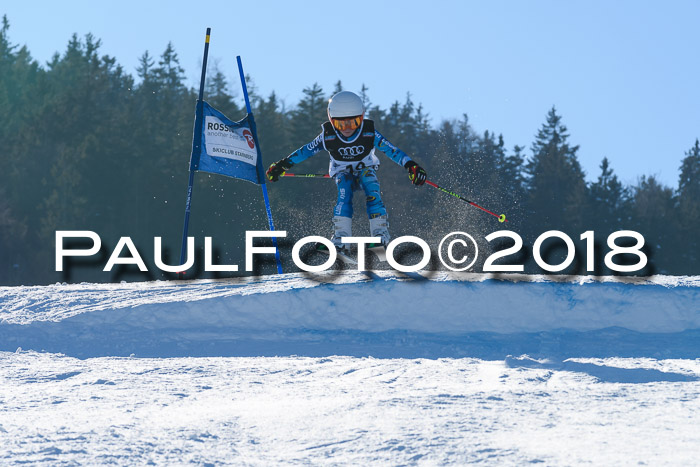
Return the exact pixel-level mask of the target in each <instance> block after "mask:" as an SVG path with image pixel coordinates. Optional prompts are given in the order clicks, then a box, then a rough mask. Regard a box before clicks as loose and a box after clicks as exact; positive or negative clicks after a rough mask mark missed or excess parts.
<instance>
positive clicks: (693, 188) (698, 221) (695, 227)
mask: <svg viewBox="0 0 700 467" xmlns="http://www.w3.org/2000/svg"><path fill="white" fill-rule="evenodd" d="M685 155H686V157H685V158H684V159H683V162H682V163H681V168H680V169H681V174H680V179H679V181H678V194H677V199H678V224H679V232H678V234H679V239H678V241H677V242H676V245H677V248H678V249H679V250H680V254H681V256H682V260H683V270H684V272H685V273H688V274H691V273H697V271H698V266H700V142H699V141H698V139H696V140H695V145H694V146H693V147H692V148H691V149H689V150H688V151H687V152H686V153H685Z"/></svg>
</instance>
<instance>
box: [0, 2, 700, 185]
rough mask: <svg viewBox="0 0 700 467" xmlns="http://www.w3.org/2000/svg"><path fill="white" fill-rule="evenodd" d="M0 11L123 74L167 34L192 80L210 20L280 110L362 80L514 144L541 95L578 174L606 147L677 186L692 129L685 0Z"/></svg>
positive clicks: (538, 116)
mask: <svg viewBox="0 0 700 467" xmlns="http://www.w3.org/2000/svg"><path fill="white" fill-rule="evenodd" d="M0 14H6V15H7V16H8V19H9V21H10V39H11V41H12V42H13V43H18V44H22V45H25V44H26V45H27V46H28V47H29V49H30V51H31V52H32V55H33V56H34V58H36V59H37V60H39V61H40V62H41V63H45V62H46V61H47V60H49V59H50V58H51V56H52V55H53V53H55V52H56V51H59V52H63V51H64V50H65V47H66V44H67V42H68V40H69V38H70V36H71V35H72V34H73V33H78V34H79V35H80V36H83V35H84V34H86V33H88V32H91V33H92V34H94V35H95V36H96V37H97V38H99V39H101V40H102V44H103V46H102V53H103V54H108V55H111V56H114V57H116V58H117V60H118V62H119V63H121V64H122V65H124V67H125V69H126V71H127V72H129V73H132V74H134V75H135V69H136V64H137V60H138V57H139V56H141V55H142V54H143V52H144V51H146V50H148V51H149V52H150V53H151V54H152V55H154V56H156V57H157V56H159V55H160V54H161V53H162V52H163V50H164V49H165V47H166V45H167V43H168V42H169V41H172V43H173V44H174V46H175V49H176V51H177V53H178V55H179V57H180V61H181V64H182V66H183V67H184V68H185V70H186V73H187V78H188V80H189V84H190V85H192V86H197V84H198V80H199V73H200V70H199V67H200V66H201V60H202V55H203V39H204V32H205V30H206V28H207V27H211V28H212V39H211V48H210V60H213V61H215V62H218V65H219V68H220V69H221V70H222V71H224V72H225V73H226V74H227V76H228V77H229V78H230V82H231V85H232V88H233V89H236V90H238V89H239V81H238V78H237V76H238V74H237V70H236V60H235V57H236V55H241V57H242V59H243V65H244V68H245V71H246V73H248V74H250V75H251V76H252V77H253V79H254V82H255V85H256V86H257V88H258V91H259V92H260V93H261V94H263V95H265V96H267V95H269V93H270V92H272V91H275V92H276V93H277V95H278V96H279V97H280V98H281V99H283V100H284V101H285V103H286V104H287V105H288V106H292V105H294V104H295V103H296V102H297V101H298V99H299V98H300V96H301V94H302V90H303V88H305V87H308V86H310V85H312V84H313V83H315V82H317V83H318V84H320V85H321V86H322V87H323V88H324V90H325V91H327V92H330V91H331V90H332V89H333V85H334V83H335V82H336V81H337V80H339V79H340V80H341V81H342V82H343V85H344V87H345V88H346V89H349V90H354V91H359V89H360V87H361V86H362V84H363V83H364V84H366V85H367V86H368V88H369V97H370V99H371V100H372V102H373V103H374V104H379V105H380V106H382V107H384V108H386V107H388V106H389V105H390V104H391V103H392V102H394V101H397V100H398V101H401V102H403V101H404V100H405V97H406V93H407V92H410V93H411V95H412V98H413V100H414V102H416V103H420V104H423V107H424V108H425V110H426V111H427V112H428V113H429V115H430V116H431V121H432V123H433V125H437V124H438V123H439V122H440V121H441V120H442V119H447V118H450V119H451V118H460V117H461V115H462V114H463V113H467V114H468V115H469V118H470V122H471V124H472V126H473V127H474V129H475V130H477V131H479V132H483V131H484V130H489V131H493V132H496V133H502V134H503V136H504V138H505V142H506V146H507V147H508V148H509V149H511V148H512V147H513V146H514V145H516V144H518V145H521V146H526V147H527V148H528V151H527V154H529V153H530V152H529V147H530V144H531V143H532V141H533V140H534V135H535V134H536V132H537V130H538V129H539V128H540V126H541V125H542V123H543V122H544V120H545V116H546V114H547V111H548V110H549V109H550V108H551V107H552V106H553V105H554V106H556V107H557V109H558V111H559V113H560V114H561V115H562V116H563V119H564V124H565V125H567V126H568V128H569V133H570V134H571V138H570V142H571V143H572V144H578V145H580V146H581V148H580V150H579V159H580V161H581V164H582V166H583V168H584V170H585V171H586V173H587V179H589V180H591V179H594V178H596V177H597V175H598V173H599V169H598V166H599V164H600V161H601V159H602V158H603V157H604V156H607V157H608V158H609V159H610V160H611V163H612V168H613V169H614V170H615V172H616V173H617V174H618V176H620V178H621V180H622V181H623V182H625V183H634V182H635V181H636V179H637V177H638V176H640V175H652V174H653V175H656V176H658V177H659V179H660V180H661V181H662V182H664V183H666V184H667V185H670V186H673V187H676V185H677V181H678V174H679V170H678V168H679V167H680V161H681V159H682V158H683V157H684V152H685V151H687V150H688V149H690V148H691V146H692V145H693V144H694V142H695V139H696V138H699V137H700V60H699V57H700V1H695V0H688V1H665V2H662V1H660V0H659V1H628V0H615V1H611V0H610V1H517V0H513V1H505V0H503V1H479V2H475V1H459V0H433V1H427V0H421V1H414V0H396V1H394V0H384V1H383V0H374V1H365V0H361V1H343V2H340V1H319V0H313V1H301V0H298V1H272V0H267V1H266V0H257V1H248V2H234V1H209V2H201V1H181V0H170V1H167V2H165V1H146V0H141V1H134V0H122V1H118V2H98V1H94V0H91V1H86V0H66V1H62V2H56V1H47V0H34V1H25V2H20V1H10V0H3V1H2V2H0ZM237 95H238V96H239V97H241V102H242V95H241V93H240V92H239V91H237ZM380 130H381V129H380ZM313 136H314V135H309V139H311V138H312V137H313ZM293 149H295V148H290V152H291V151H292V150H293ZM285 155H286V154H280V155H279V156H280V157H283V156H285ZM415 156H416V157H417V158H418V159H419V160H420V154H415ZM270 157H273V156H272V155H270ZM275 157H276V156H275ZM433 170H435V169H433Z"/></svg>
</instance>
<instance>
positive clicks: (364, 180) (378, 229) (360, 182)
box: [267, 91, 427, 253]
mask: <svg viewBox="0 0 700 467" xmlns="http://www.w3.org/2000/svg"><path fill="white" fill-rule="evenodd" d="M321 128H322V131H321V134H319V135H318V136H317V137H316V138H315V139H314V140H313V141H311V142H310V143H308V144H306V145H304V146H302V147H301V148H299V149H297V150H296V151H294V152H293V153H292V154H290V155H289V156H287V157H285V158H284V159H282V160H280V161H278V162H275V163H273V164H272V165H270V167H269V168H268V169H267V178H268V179H269V180H270V181H271V182H276V181H277V180H279V177H280V176H282V175H283V174H284V173H285V171H287V170H289V169H290V168H291V167H293V166H294V165H295V164H298V163H299V162H301V161H303V160H306V159H308V158H309V157H311V156H313V155H314V154H316V153H317V152H319V151H321V150H322V149H325V150H326V151H328V153H329V154H330V165H329V169H328V173H329V175H330V176H331V177H333V179H334V180H335V184H336V187H337V189H338V198H337V202H336V205H335V208H334V210H333V237H332V239H331V240H332V242H333V244H334V245H335V246H336V248H337V249H338V250H339V251H340V252H342V253H347V251H348V250H347V248H346V246H345V245H344V244H343V243H342V242H341V240H340V239H341V238H342V237H350V236H352V195H353V191H354V190H356V189H359V188H362V189H363V190H364V192H365V195H366V196H367V215H368V216H369V228H370V235H371V236H372V237H379V238H381V243H382V245H384V246H386V245H387V244H388V243H389V240H390V239H391V237H390V235H389V223H388V220H387V213H386V208H385V207H384V203H383V202H382V197H381V193H380V190H379V180H378V179H377V174H376V171H377V169H378V168H379V159H378V158H377V156H376V155H375V149H379V150H380V151H382V152H384V154H386V155H387V156H388V157H389V158H390V159H391V160H393V161H394V162H396V163H397V164H399V165H401V166H403V167H404V168H406V169H407V170H408V177H409V179H410V180H411V182H413V184H414V185H417V186H420V185H423V184H424V183H425V181H426V179H427V174H426V172H425V170H423V169H422V168H421V167H420V166H419V165H418V164H416V163H415V162H414V161H413V160H412V159H411V158H410V157H409V156H408V155H407V154H406V153H405V152H403V151H402V150H401V149H399V148H397V147H396V146H394V145H393V144H391V143H390V142H389V141H388V140H387V139H386V138H385V137H384V136H382V134H381V133H379V132H378V131H377V130H376V129H375V128H374V122H373V121H372V120H369V119H365V107H364V104H363V103H362V99H360V97H359V96H358V95H357V94H355V93H353V92H349V91H341V92H339V93H337V94H335V95H334V96H333V97H331V99H330V100H329V101H328V121H327V122H324V123H323V124H322V125H321ZM319 247H320V245H319Z"/></svg>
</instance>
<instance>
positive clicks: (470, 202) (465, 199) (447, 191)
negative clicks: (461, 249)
mask: <svg viewBox="0 0 700 467" xmlns="http://www.w3.org/2000/svg"><path fill="white" fill-rule="evenodd" d="M282 176H283V177H304V178H331V177H330V175H328V174H292V173H289V172H285V173H284V174H282ZM425 183H427V184H428V185H430V186H432V187H433V188H437V189H438V190H440V191H442V192H443V193H447V194H448V195H450V196H454V197H455V198H458V199H461V200H462V201H464V202H465V203H469V204H471V205H472V206H474V207H475V208H479V209H481V210H482V211H484V212H487V213H489V214H491V215H492V216H495V217H497V218H498V222H501V223H502V222H508V219H506V215H505V214H501V215H500V216H499V215H498V214H496V213H495V212H491V211H489V210H488V209H486V208H483V207H481V206H479V205H478V204H476V203H475V202H474V201H469V200H468V199H467V198H464V197H463V196H460V195H458V194H457V193H455V192H453V191H450V190H448V189H446V188H443V187H441V186H439V185H437V184H436V183H433V182H431V181H430V180H426V181H425Z"/></svg>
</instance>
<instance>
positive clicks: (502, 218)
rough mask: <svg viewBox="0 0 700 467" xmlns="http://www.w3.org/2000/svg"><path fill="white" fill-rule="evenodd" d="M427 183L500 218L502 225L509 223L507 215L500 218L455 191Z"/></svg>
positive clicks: (428, 181) (427, 181)
mask: <svg viewBox="0 0 700 467" xmlns="http://www.w3.org/2000/svg"><path fill="white" fill-rule="evenodd" d="M425 183H427V184H428V185H430V186H432V187H433V188H437V189H438V190H440V191H442V192H443V193H447V194H448V195H450V196H454V197H455V198H458V199H461V200H462V201H464V202H465V203H469V204H471V205H472V206H474V207H475V208H479V209H481V210H482V211H484V212H487V213H489V214H491V215H492V216H496V217H497V218H498V222H501V223H502V222H508V219H506V215H505V214H501V215H500V216H499V215H498V214H496V213H495V212H491V211H489V210H488V209H486V208H482V207H481V206H479V205H478V204H476V203H475V202H474V201H469V200H468V199H467V198H464V197H462V196H460V195H458V194H457V193H455V192H453V191H450V190H448V189H446V188H443V187H441V186H439V185H438V184H436V183H433V182H431V181H430V180H426V181H425Z"/></svg>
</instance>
